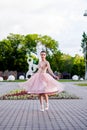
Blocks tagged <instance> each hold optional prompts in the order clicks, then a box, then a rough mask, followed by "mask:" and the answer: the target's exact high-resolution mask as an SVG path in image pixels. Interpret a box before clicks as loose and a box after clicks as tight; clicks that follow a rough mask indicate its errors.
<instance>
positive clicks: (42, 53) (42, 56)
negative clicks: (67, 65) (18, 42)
mask: <svg viewBox="0 0 87 130" xmlns="http://www.w3.org/2000/svg"><path fill="white" fill-rule="evenodd" d="M40 55H41V59H42V60H44V59H45V58H46V53H44V52H41V54H40Z"/></svg>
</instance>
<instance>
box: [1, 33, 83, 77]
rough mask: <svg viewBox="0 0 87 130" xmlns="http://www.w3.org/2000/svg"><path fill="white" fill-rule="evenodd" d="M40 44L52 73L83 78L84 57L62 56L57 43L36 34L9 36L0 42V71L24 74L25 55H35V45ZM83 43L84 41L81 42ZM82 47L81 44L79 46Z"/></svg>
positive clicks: (26, 67)
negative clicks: (45, 52) (64, 73)
mask: <svg viewBox="0 0 87 130" xmlns="http://www.w3.org/2000/svg"><path fill="white" fill-rule="evenodd" d="M37 42H41V43H42V44H44V45H45V47H46V51H47V60H48V61H49V62H50V64H51V68H52V70H53V71H57V72H60V73H62V72H67V73H70V74H71V76H72V75H74V74H77V75H80V76H84V71H85V64H84V57H81V56H79V55H75V57H72V56H70V55H68V54H63V53H62V52H61V51H60V50H59V48H58V46H59V43H58V41H56V40H54V39H52V38H51V37H50V36H47V35H43V36H42V35H38V34H27V35H25V36H24V35H20V34H12V33H11V34H9V35H8V36H7V38H5V39H3V40H1V41H0V70H1V71H5V70H16V71H18V72H26V71H27V70H28V64H27V55H26V54H27V53H29V54H30V52H34V53H36V44H37ZM83 42H84V40H83ZM81 46H82V47H83V44H82V45H81Z"/></svg>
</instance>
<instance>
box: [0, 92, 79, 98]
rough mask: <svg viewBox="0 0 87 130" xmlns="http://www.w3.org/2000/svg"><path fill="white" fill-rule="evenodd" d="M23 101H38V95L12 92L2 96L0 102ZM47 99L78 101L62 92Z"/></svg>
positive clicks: (73, 96)
mask: <svg viewBox="0 0 87 130" xmlns="http://www.w3.org/2000/svg"><path fill="white" fill-rule="evenodd" d="M25 99H38V95H32V94H28V93H27V92H26V91H25V90H13V91H11V92H9V93H7V94H5V95H3V96H0V100H25ZM49 99H79V97H77V96H76V95H72V94H69V93H67V92H66V91H63V92H62V93H59V94H55V95H49Z"/></svg>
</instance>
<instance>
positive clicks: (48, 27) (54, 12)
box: [0, 0, 87, 56]
mask: <svg viewBox="0 0 87 130" xmlns="http://www.w3.org/2000/svg"><path fill="white" fill-rule="evenodd" d="M85 10H87V0H0V40H2V39H4V38H6V37H7V35H9V33H15V34H17V33H19V34H23V35H26V34H34V33H37V34H41V35H48V36H51V37H52V38H53V39H55V40H56V41H58V42H59V49H60V50H61V52H63V53H66V54H70V55H71V56H75V54H79V55H83V54H82V49H81V39H82V34H83V32H86V33H87V16H83V14H84V11H85Z"/></svg>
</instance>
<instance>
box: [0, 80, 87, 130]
mask: <svg viewBox="0 0 87 130" xmlns="http://www.w3.org/2000/svg"><path fill="white" fill-rule="evenodd" d="M64 84H66V87H65V89H66V90H67V91H68V92H70V93H75V94H77V95H78V96H81V97H82V99H79V100H76V99H75V100H74V99H73V100H49V105H50V108H49V110H48V111H44V112H41V111H40V110H39V107H40V104H39V101H38V100H0V130H86V129H87V89H86V88H85V87H80V88H79V87H77V86H75V85H73V83H64ZM10 85H11V86H10ZM17 88H18V86H17V83H1V82H0V94H3V93H6V92H8V91H10V90H13V89H17ZM77 92H78V93H77Z"/></svg>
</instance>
